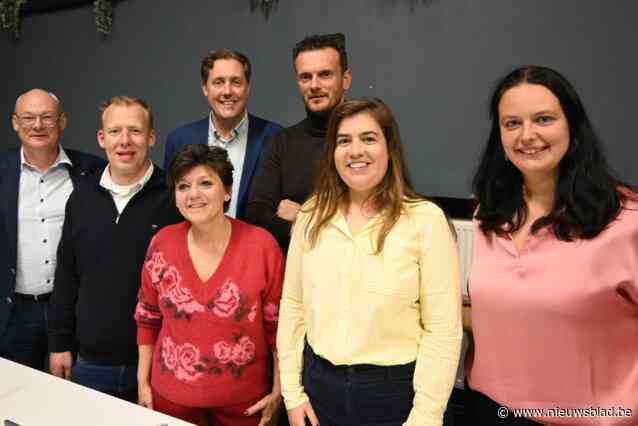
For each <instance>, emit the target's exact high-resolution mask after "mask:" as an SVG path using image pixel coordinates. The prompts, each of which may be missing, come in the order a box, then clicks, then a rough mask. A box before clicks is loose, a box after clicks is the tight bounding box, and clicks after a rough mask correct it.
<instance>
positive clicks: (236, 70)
mask: <svg viewBox="0 0 638 426" xmlns="http://www.w3.org/2000/svg"><path fill="white" fill-rule="evenodd" d="M237 76H239V77H245V75H244V66H243V65H242V63H241V62H239V61H238V60H237V59H234V58H222V59H217V60H215V62H213V67H212V68H211V69H210V73H209V78H216V77H237Z"/></svg>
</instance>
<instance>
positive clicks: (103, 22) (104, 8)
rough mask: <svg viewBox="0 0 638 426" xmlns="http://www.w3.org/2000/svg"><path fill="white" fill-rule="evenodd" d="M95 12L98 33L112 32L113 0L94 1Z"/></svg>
mask: <svg viewBox="0 0 638 426" xmlns="http://www.w3.org/2000/svg"><path fill="white" fill-rule="evenodd" d="M93 11H94V12H95V27H96V28H97V32H98V33H102V34H104V35H109V34H111V30H112V29H113V0H95V1H94V2H93Z"/></svg>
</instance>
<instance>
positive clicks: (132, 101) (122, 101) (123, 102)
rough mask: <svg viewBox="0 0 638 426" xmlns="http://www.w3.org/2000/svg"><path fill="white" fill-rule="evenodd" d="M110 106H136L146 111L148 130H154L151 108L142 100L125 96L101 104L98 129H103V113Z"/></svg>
mask: <svg viewBox="0 0 638 426" xmlns="http://www.w3.org/2000/svg"><path fill="white" fill-rule="evenodd" d="M111 105H120V106H127V107H129V106H133V105H137V106H139V107H141V108H142V109H143V110H144V111H146V115H147V116H148V128H149V129H151V130H152V129H154V127H153V110H151V107H150V106H149V105H148V104H147V103H146V102H144V100H143V99H140V98H134V97H133V96H125V95H119V96H113V97H112V98H110V99H109V100H107V101H104V102H102V104H101V105H100V128H102V127H104V111H106V109H107V108H108V107H110V106H111Z"/></svg>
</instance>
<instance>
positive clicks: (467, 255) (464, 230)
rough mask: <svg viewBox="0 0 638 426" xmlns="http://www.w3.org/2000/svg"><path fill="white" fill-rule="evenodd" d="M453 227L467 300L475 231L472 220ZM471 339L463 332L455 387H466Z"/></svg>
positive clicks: (462, 286)
mask: <svg viewBox="0 0 638 426" xmlns="http://www.w3.org/2000/svg"><path fill="white" fill-rule="evenodd" d="M452 225H453V226H454V231H455V232H456V240H457V245H458V247H459V258H460V263H461V294H462V295H463V299H464V300H466V299H467V298H468V297H469V296H468V285H467V282H468V281H467V280H468V278H469V275H470V268H471V267H472V256H473V254H474V229H473V227H472V221H471V220H460V219H452ZM469 339H470V337H469V335H468V333H466V332H463V345H462V347H461V359H460V361H459V367H458V370H457V374H456V384H455V387H457V388H460V389H464V388H465V385H464V382H465V368H464V364H465V354H466V352H467V348H468V345H469V341H470V340H469Z"/></svg>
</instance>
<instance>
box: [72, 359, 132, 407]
mask: <svg viewBox="0 0 638 426" xmlns="http://www.w3.org/2000/svg"><path fill="white" fill-rule="evenodd" d="M71 380H72V381H73V382H74V383H77V384H79V385H82V386H86V387H87V388H91V389H95V390H96V391H100V392H103V393H107V394H109V395H111V396H115V397H117V398H121V399H124V400H126V401H130V402H133V403H136V402H137V366H136V365H99V364H94V363H91V362H90V361H87V360H85V359H83V358H82V357H80V356H79V355H78V359H77V361H76V363H75V365H74V366H73V370H72V371H71Z"/></svg>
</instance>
